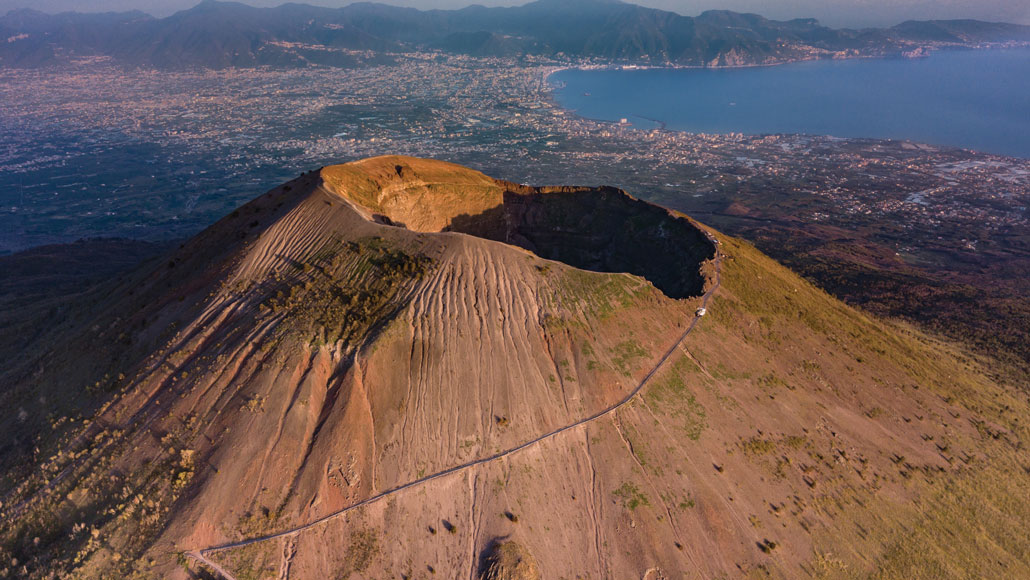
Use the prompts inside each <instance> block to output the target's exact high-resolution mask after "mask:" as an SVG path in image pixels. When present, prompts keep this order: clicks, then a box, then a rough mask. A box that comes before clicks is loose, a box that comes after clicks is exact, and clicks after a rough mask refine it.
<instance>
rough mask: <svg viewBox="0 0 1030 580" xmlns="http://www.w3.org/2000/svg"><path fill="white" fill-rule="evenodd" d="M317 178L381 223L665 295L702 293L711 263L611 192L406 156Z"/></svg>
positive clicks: (673, 218)
mask: <svg viewBox="0 0 1030 580" xmlns="http://www.w3.org/2000/svg"><path fill="white" fill-rule="evenodd" d="M359 168H360V172H359V171H358V169H359ZM322 175H323V179H325V181H326V184H327V185H328V187H329V188H330V189H331V190H332V191H334V192H335V193H336V194H337V195H340V196H341V197H344V198H345V199H347V200H348V201H349V202H351V203H353V204H355V205H356V206H358V207H357V208H356V209H359V210H363V211H364V212H366V213H367V216H368V217H369V218H370V219H373V220H375V221H378V222H380V223H385V224H390V225H394V226H398V227H405V228H408V229H412V230H415V231H421V232H460V233H464V234H469V235H473V236H477V237H480V238H485V239H489V240H494V241H499V242H503V243H506V244H511V245H515V246H519V247H521V248H524V249H526V250H529V251H531V252H533V253H535V254H537V255H538V256H540V257H542V258H546V259H549V260H556V261H560V262H563V263H565V264H568V265H570V266H573V267H575V268H580V269H583V270H591V271H595V272H626V273H629V274H634V275H637V276H640V277H642V278H645V279H646V280H648V281H649V282H651V283H652V284H653V285H654V286H655V287H656V288H657V289H659V290H660V291H662V292H663V293H664V294H666V295H667V296H669V297H671V298H676V299H681V298H689V297H694V296H699V295H701V294H703V293H704V285H705V277H704V275H703V273H702V271H701V266H702V264H703V263H704V262H705V261H706V260H710V259H712V258H713V257H714V256H715V245H714V244H713V243H712V242H711V241H710V240H709V239H708V238H707V237H706V236H705V235H704V234H703V233H702V232H701V230H700V229H699V228H698V227H696V226H695V225H694V224H693V223H691V222H690V220H688V219H687V218H685V217H681V216H677V215H675V214H674V213H672V212H670V211H668V210H666V209H664V208H661V207H659V206H656V205H653V204H650V203H647V202H645V201H641V200H638V199H635V198H633V197H632V196H630V195H629V194H627V193H626V192H624V191H622V190H620V189H616V188H614V187H529V186H526V185H521V184H516V183H511V182H507V181H500V180H494V179H492V178H489V177H487V176H485V175H483V174H481V173H478V172H475V171H472V170H469V169H466V168H464V167H460V166H457V165H453V166H452V165H450V164H443V163H440V162H435V163H433V164H427V163H426V162H425V161H424V160H417V159H411V158H406V157H378V158H374V159H369V160H365V161H363V162H358V163H356V164H348V165H342V166H333V167H328V168H326V169H323V171H322ZM359 175H360V179H358V176H359Z"/></svg>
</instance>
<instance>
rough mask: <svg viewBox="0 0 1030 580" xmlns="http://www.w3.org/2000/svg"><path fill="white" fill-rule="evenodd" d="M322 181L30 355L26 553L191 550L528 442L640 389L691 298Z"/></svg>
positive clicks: (132, 561) (195, 248)
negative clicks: (388, 208)
mask: <svg viewBox="0 0 1030 580" xmlns="http://www.w3.org/2000/svg"><path fill="white" fill-rule="evenodd" d="M416 165H418V164H417V163H416ZM419 167H421V168H424V167H425V166H421V165H420V166H419ZM429 167H430V168H432V164H430V165H429ZM424 174H425V173H422V174H421V175H424ZM421 175H420V176H419V178H420V177H421ZM463 186H464V184H463V183H459V184H458V185H457V186H455V191H458V192H459V193H457V194H455V195H458V196H459V197H460V196H461V195H462V194H461V193H460V190H461V188H462V187H463ZM327 187H328V186H327ZM327 187H324V186H323V182H322V180H321V179H320V177H319V176H318V175H317V174H310V175H306V176H304V177H302V178H300V179H298V180H295V181H294V182H291V183H289V184H287V185H285V186H283V187H280V188H276V189H275V190H273V191H272V192H270V193H268V194H266V195H265V196H262V197H260V198H258V199H257V200H255V201H254V202H252V203H251V204H248V205H246V206H244V207H242V208H240V209H239V210H237V211H236V212H234V213H233V214H232V215H230V216H227V217H226V218H225V219H224V220H222V221H220V222H219V223H218V224H215V225H214V226H212V227H211V228H210V229H209V230H207V231H205V232H204V233H202V234H200V235H199V236H197V237H196V238H194V239H193V240H191V241H190V242H188V243H186V244H184V246H183V247H182V248H180V249H179V250H178V251H177V252H176V253H174V254H173V255H172V256H169V258H168V259H167V260H166V261H163V262H161V263H160V264H159V265H158V266H157V267H156V268H155V267H150V268H148V270H147V271H146V272H141V273H139V274H137V275H135V276H133V277H132V279H131V280H129V281H128V282H126V283H124V284H123V285H121V286H118V287H116V288H114V289H109V290H108V291H107V293H106V295H105V296H103V297H101V298H98V299H97V303H95V304H90V305H88V307H87V309H88V312H82V313H78V314H77V315H76V317H75V319H74V321H75V325H74V326H72V327H70V328H68V329H66V330H65V331H64V332H63V333H61V335H60V338H59V343H58V344H57V345H56V346H53V347H47V350H46V351H45V352H43V353H41V354H40V355H39V360H40V361H43V360H46V361H47V362H46V364H42V363H38V364H39V365H40V367H41V368H42V370H41V371H40V372H34V373H26V374H24V375H21V376H19V377H18V378H17V380H18V381H19V382H18V384H17V385H18V386H17V389H14V390H12V392H11V393H8V400H9V401H11V402H12V405H13V404H18V405H21V406H22V408H23V409H24V411H25V413H26V414H29V415H30V416H31V417H32V419H29V420H27V421H26V425H23V426H21V427H20V429H21V432H24V433H25V434H26V435H24V436H26V437H27V436H28V435H29V434H31V428H32V427H30V426H29V425H33V421H34V420H35V419H36V417H38V416H39V415H42V416H43V417H46V415H45V413H47V412H49V414H50V418H49V419H47V422H46V423H43V422H42V421H41V422H40V423H41V424H40V426H39V427H35V428H37V429H39V432H38V434H36V435H32V437H33V440H35V441H37V442H38V444H39V446H40V449H39V451H37V452H36V453H35V454H33V455H32V456H27V457H26V456H23V457H22V458H21V460H20V461H16V460H15V458H10V459H11V461H12V462H13V463H18V464H19V467H18V469H19V470H20V473H21V474H23V477H24V478H25V479H22V478H18V479H14V478H12V479H11V480H9V482H8V484H7V489H8V494H9V495H8V497H9V498H12V499H10V500H9V501H5V503H4V506H3V509H5V510H8V511H6V513H5V517H4V521H5V525H4V530H3V533H4V542H5V543H4V546H5V548H4V549H5V550H6V551H7V553H9V554H10V555H11V557H12V558H15V559H17V560H18V561H19V562H22V563H23V565H24V564H25V563H26V562H27V563H29V565H30V567H29V568H28V574H29V575H30V576H32V575H34V574H38V575H44V576H45V574H46V573H48V571H50V570H56V571H59V572H60V573H61V574H62V575H63V574H71V575H79V576H83V577H95V576H97V575H99V574H114V575H126V574H130V573H133V572H138V573H144V572H146V573H150V572H154V573H157V574H159V575H166V574H172V573H175V571H176V570H179V572H178V573H181V568H179V567H178V566H177V564H176V561H177V557H176V554H177V553H178V552H182V551H185V550H187V549H190V548H196V547H204V546H207V545H214V544H218V543H221V542H226V541H230V540H233V539H239V538H245V537H248V536H251V535H254V534H257V533H260V532H267V531H272V530H279V529H288V528H290V527H291V526H294V525H299V524H303V523H304V522H307V521H310V520H312V519H317V518H319V517H323V516H325V515H327V514H331V513H333V512H334V511H335V510H337V509H339V508H342V507H345V506H347V505H349V504H350V503H352V502H355V501H359V500H361V499H363V498H365V497H368V496H370V495H373V494H374V493H376V492H377V491H379V490H383V489H388V488H391V487H394V486H397V485H400V484H403V483H406V482H407V481H410V480H412V479H415V478H417V477H420V476H421V475H422V474H425V473H432V472H436V471H439V470H443V469H447V468H450V467H452V466H455V465H459V464H461V463H463V462H466V461H469V460H474V459H475V458H479V457H484V456H488V455H490V454H492V453H494V452H496V450H499V449H503V448H507V447H511V446H515V445H519V444H522V443H524V442H525V441H526V440H528V439H531V438H533V437H534V436H536V435H537V434H539V433H543V432H547V431H550V430H554V429H557V428H560V427H562V426H564V425H566V424H568V423H571V422H574V421H576V420H577V419H580V418H582V417H585V416H587V415H589V414H591V413H595V412H597V411H598V410H600V409H603V408H605V407H607V406H610V405H612V404H614V403H615V402H616V401H618V400H619V399H620V398H622V397H624V396H625V395H626V394H627V393H629V392H630V391H631V390H632V389H633V388H635V387H636V385H637V384H638V383H639V381H640V380H641V378H642V377H643V376H644V375H645V374H646V373H647V372H648V371H649V370H650V368H651V367H653V366H654V364H655V361H656V360H657V359H658V358H659V357H660V356H661V355H662V354H663V349H667V347H668V344H670V343H671V342H673V340H674V338H675V336H677V335H678V334H680V333H682V330H683V326H684V325H685V323H686V321H687V320H689V313H690V312H692V311H693V308H694V305H693V304H694V303H693V302H692V301H691V300H673V299H670V298H668V297H666V296H664V295H663V294H662V293H661V292H659V291H658V290H656V289H655V288H654V287H653V286H652V285H651V284H649V283H648V282H647V280H646V279H643V278H641V277H637V276H631V275H627V274H621V273H598V272H587V271H583V270H579V269H576V268H572V267H570V266H568V265H566V264H563V263H560V262H555V261H549V260H545V259H542V258H540V257H538V256H536V255H534V254H532V253H530V252H528V251H526V250H523V249H520V248H518V247H514V246H511V245H507V244H503V243H500V242H497V241H491V240H486V239H481V238H477V237H473V236H469V235H465V234H461V233H447V232H444V233H436V234H432V235H429V234H422V233H418V232H413V231H410V230H408V229H406V228H401V227H394V226H388V225H382V224H379V223H376V222H375V221H374V220H372V219H368V216H366V215H365V214H364V213H363V212H362V211H359V210H360V209H361V207H362V206H360V204H357V203H356V202H355V201H354V199H352V198H351V197H350V196H349V195H348V192H346V191H345V192H343V193H340V192H339V191H337V190H335V189H333V190H330V189H328V188H327ZM495 187H498V188H501V186H500V185H496V186H495ZM440 189H441V190H445V189H446V187H444V186H443V185H441V186H440ZM443 193H444V195H452V194H454V192H448V191H443ZM498 199H500V198H498ZM470 203H472V204H473V206H470V208H467V209H469V210H470V211H471V210H472V209H474V204H475V200H472V201H471V202H470ZM699 267H700V263H699V262H695V263H694V264H693V268H694V269H695V271H696V270H697V269H698V268H699ZM87 345H88V346H87ZM51 349H52V350H51ZM33 367H34V365H29V364H26V365H25V368H27V369H28V368H33ZM33 393H36V395H40V394H45V396H38V397H36V395H33ZM34 399H35V400H34ZM53 399H60V400H63V401H74V402H75V404H74V405H73V404H71V403H70V402H66V406H65V407H64V408H63V409H60V410H61V411H62V414H66V415H68V416H70V418H60V417H59V416H57V414H56V413H55V412H54V409H53V408H48V407H47V406H46V405H44V404H43V403H40V402H38V401H46V400H53ZM75 409H82V410H84V411H85V412H78V411H76V410H75ZM93 409H96V417H95V418H88V419H87V418H86V417H90V414H92V410H93ZM80 417H81V418H80ZM48 427H55V428H56V433H57V435H53V436H52V435H48V434H46V433H45V432H46V431H47V430H48V429H47V428H48ZM34 464H35V465H36V466H35V467H33V465H34ZM40 486H43V487H40ZM36 537H39V538H40V540H39V541H38V542H37V541H35V538H36ZM144 555H145V556H144Z"/></svg>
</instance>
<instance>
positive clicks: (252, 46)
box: [0, 0, 1030, 69]
mask: <svg viewBox="0 0 1030 580" xmlns="http://www.w3.org/2000/svg"><path fill="white" fill-rule="evenodd" d="M1004 43H1030V26H1025V25H1017V24H1005V23H991V22H981V21H976V20H948V21H925V22H916V21H909V22H904V23H902V24H899V25H897V26H894V27H891V28H885V29H862V30H852V29H832V28H828V27H825V26H822V25H820V24H819V23H818V22H817V21H816V20H814V19H796V20H789V21H776V20H768V19H766V18H763V17H761V16H758V15H756V14H740V13H736V12H729V11H724V10H719V11H709V12H705V13H703V14H701V15H700V16H697V17H688V16H681V15H679V14H676V13H674V12H667V11H664V10H656V9H652V8H645V7H642V6H637V5H634V4H628V3H623V2H617V1H607V0H538V1H536V2H531V3H529V4H526V5H524V6H517V7H511V8H486V7H483V6H470V7H468V8H463V9H461V10H428V11H422V10H416V9H414V8H401V7H396V6H388V5H385V4H373V3H364V2H362V3H356V4H351V5H349V6H346V7H344V8H322V7H316V6H308V5H304V4H284V5H282V6H279V7H276V8H255V7H252V6H247V5H245V4H239V3H235V2H219V1H217V0H205V1H204V2H201V3H200V4H198V5H197V6H195V7H194V8H191V9H189V10H184V11H182V12H178V13H176V14H173V15H172V16H169V17H167V18H153V17H151V16H149V15H147V14H144V13H142V12H122V13H105V14H80V13H74V12H68V13H62V14H56V15H48V14H44V13H41V12H37V11H34V10H28V9H26V10H15V11H12V12H9V13H8V14H7V15H5V16H3V17H0V66H5V67H40V66H49V65H53V64H59V63H62V62H66V61H68V60H70V59H73V58H79V57H90V56H102V57H110V58H112V59H114V60H115V61H117V62H119V63H123V64H128V65H136V66H147V67H157V68H167V69H182V68H226V67H253V66H277V67H296V66H310V65H326V66H356V65H361V64H365V63H369V62H384V61H388V60H389V55H390V54H391V53H393V54H396V53H406V52H412V51H417V50H426V49H435V50H443V51H446V52H451V53H458V54H468V55H473V56H527V55H532V56H541V57H552V58H568V59H600V60H604V61H612V62H620V63H634V64H648V65H693V66H739V65H752V64H773V63H779V62H789V61H793V60H802V59H812V58H846V57H854V56H888V55H903V54H919V53H920V51H921V50H922V49H925V48H927V47H941V46H945V47H977V46H983V45H995V44H1004Z"/></svg>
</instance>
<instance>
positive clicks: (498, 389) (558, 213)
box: [0, 156, 1030, 580]
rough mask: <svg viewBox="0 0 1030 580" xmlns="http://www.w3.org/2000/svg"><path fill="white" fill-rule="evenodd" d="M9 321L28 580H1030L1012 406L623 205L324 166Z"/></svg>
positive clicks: (991, 384)
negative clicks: (81, 290) (998, 577)
mask: <svg viewBox="0 0 1030 580" xmlns="http://www.w3.org/2000/svg"><path fill="white" fill-rule="evenodd" d="M19 316H20V317H21V318H19ZM10 319H11V320H12V321H15V322H17V321H19V320H20V321H21V322H20V323H19V324H15V323H14V322H12V323H11V324H9V325H8V327H7V330H5V331H4V333H5V336H3V338H4V340H2V341H0V346H2V349H3V350H2V352H0V354H2V355H4V356H5V357H6V360H8V361H9V364H6V365H5V366H4V369H3V371H2V374H0V379H2V381H3V384H5V385H7V388H6V389H5V390H4V391H3V392H2V394H0V397H2V398H0V402H2V403H3V405H2V406H3V408H4V409H5V411H4V412H5V413H6V416H5V420H4V421H3V422H2V424H0V431H2V434H3V439H2V443H0V444H2V445H3V448H2V452H0V466H2V467H3V468H4V472H5V473H6V475H5V477H4V479H3V480H2V482H0V493H2V494H3V503H2V507H0V516H2V518H0V521H2V522H3V523H2V524H0V540H2V544H0V567H2V570H0V572H2V573H3V574H6V575H7V576H8V577H26V578H48V577H82V578H100V577H125V578H128V577H140V578H149V577H160V578H227V579H239V580H243V579H245V578H246V579H256V578H297V579H299V578H312V579H315V578H319V579H320V578H354V579H357V578H431V577H445V578H455V577H457V578H490V579H493V580H501V579H509V580H514V579H531V578H568V579H572V578H619V579H622V578H643V579H645V580H657V579H659V578H709V577H738V576H744V577H801V576H820V577H826V576H829V577H851V576H855V575H858V576H864V575H877V574H878V575H880V576H884V577H920V574H923V575H927V574H929V575H930V576H927V577H939V576H934V574H935V572H934V571H943V575H945V576H947V575H950V574H960V573H965V572H968V571H971V570H976V571H977V572H976V573H977V574H981V573H982V574H987V575H990V574H991V573H992V571H998V572H999V573H1002V572H1001V571H1004V573H1002V575H1004V576H1010V577H1011V576H1013V575H1015V576H1019V575H1021V574H1024V575H1030V568H1028V562H1030V556H1028V554H1030V540H1027V538H1026V536H1025V534H1023V533H1021V532H1020V530H1022V526H1023V522H1025V521H1028V520H1030V506H1028V504H1027V502H1026V501H1025V500H1026V497H1030V493H1028V489H1027V488H1028V484H1027V478H1026V477H1025V474H1026V473H1025V470H1026V469H1028V468H1027V467H1024V466H1030V458H1028V457H1027V452H1026V450H1025V448H1024V447H1023V444H1022V441H1023V439H1024V438H1025V436H1026V434H1027V433H1026V425H1025V417H1027V416H1028V414H1027V411H1028V410H1030V404H1028V402H1027V396H1026V392H1025V390H1021V389H1020V388H1019V387H1018V386H1013V385H1006V384H1001V383H999V382H998V380H997V379H992V378H991V375H990V373H989V369H986V368H984V367H983V366H982V363H981V362H980V361H979V360H978V359H976V358H974V357H973V356H971V355H969V354H967V353H965V352H963V351H961V350H960V349H958V348H957V347H955V346H954V345H950V344H947V343H943V342H940V341H938V340H936V339H934V338H932V337H928V336H926V335H923V334H920V333H919V332H917V331H915V330H913V329H911V328H909V327H906V326H902V325H899V324H896V323H893V322H889V321H882V320H877V319H873V318H870V317H869V316H867V315H865V314H863V313H861V312H859V311H856V310H854V309H852V308H850V307H848V306H846V305H844V304H842V303H840V302H838V301H836V300H835V299H833V298H832V297H830V296H829V295H827V294H825V293H824V292H822V291H820V290H818V289H816V288H814V287H813V286H811V285H810V284H808V283H807V282H805V281H804V280H802V279H801V278H799V277H798V276H796V275H794V274H793V273H791V272H790V271H789V270H787V269H785V268H783V267H782V266H779V265H778V264H776V263H774V262H773V261H771V260H770V259H768V258H766V257H765V256H763V255H761V254H760V253H759V252H757V251H756V250H755V249H753V248H752V247H751V246H749V245H747V244H745V243H743V242H741V241H739V240H735V239H733V238H730V237H728V236H724V235H722V234H720V233H718V232H716V231H714V230H712V229H710V228H708V227H706V226H704V225H702V224H700V223H697V222H695V221H693V220H691V219H690V218H688V217H687V216H684V215H682V214H678V213H676V212H672V211H669V210H666V209H663V208H661V207H658V206H655V205H652V204H649V203H647V202H644V201H641V200H639V199H635V198H634V197H632V196H630V195H629V194H627V193H626V192H624V191H621V190H618V189H615V188H610V187H599V188H590V187H567V186H560V187H530V186H526V185H522V184H516V183H510V182H506V181H501V180H496V179H493V178H491V177H488V176H486V175H483V174H482V173H479V172H477V171H474V170H472V169H468V168H464V167H461V166H458V165H454V164H450V163H445V162H440V161H433V160H425V159H415V158H408V157H398V156H388V157H377V158H372V159H366V160H362V161H357V162H353V163H348V164H345V165H337V166H330V167H325V168H323V169H321V170H319V171H315V172H311V173H307V174H305V175H302V176H300V177H299V178H297V179H295V180H293V181H291V182H289V183H287V184H284V185H282V186H279V187H277V188H275V189H273V190H271V191H269V192H267V193H265V194H264V195H262V196H260V197H258V198H257V199H255V200H254V201H252V202H250V203H248V204H246V205H244V206H242V207H240V208H239V209H238V210H236V211H234V212H233V213H232V214H230V215H228V216H226V217H225V218H223V219H222V220H220V221H218V222H217V223H215V224H214V225H212V226H211V227H209V228H208V229H207V230H205V231H204V232H202V233H200V234H199V235H197V236H196V237H194V238H192V239H191V240H189V241H187V242H185V243H184V244H182V245H181V246H180V247H178V248H177V249H175V250H174V251H172V252H170V253H168V254H165V255H162V256H161V257H160V258H157V259H152V260H150V261H147V262H145V263H144V264H142V265H139V266H137V267H135V268H132V269H128V270H124V271H123V273H122V274H121V275H120V276H118V277H112V278H111V279H108V280H105V281H103V282H101V283H99V284H97V285H96V286H95V287H92V288H90V289H87V290H86V291H85V295H76V298H75V300H74V301H71V300H69V301H66V302H60V301H57V302H56V303H54V304H48V306H47V308H45V309H44V308H36V309H27V310H26V311H25V312H24V313H20V314H12V315H11V316H10ZM29 329H31V330H29ZM14 333H18V334H17V337H18V338H15V334H14ZM1019 498H1022V499H1019Z"/></svg>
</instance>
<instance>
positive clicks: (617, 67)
mask: <svg viewBox="0 0 1030 580" xmlns="http://www.w3.org/2000/svg"><path fill="white" fill-rule="evenodd" d="M1028 50H1030V42H1022V43H1017V44H1013V43H1004V44H992V45H986V46H985V45H978V46H958V47H944V48H937V49H934V50H929V51H922V52H920V53H919V54H918V56H901V55H899V54H891V55H856V56H852V57H848V58H806V59H795V60H786V61H778V62H773V63H754V64H747V65H731V66H699V65H629V64H616V63H606V64H593V63H590V64H568V65H564V66H544V67H542V69H543V70H542V71H541V72H542V74H541V81H542V90H541V97H542V100H545V101H546V102H548V104H549V105H550V106H552V107H553V108H554V109H555V110H556V111H561V114H566V115H574V116H575V117H577V118H579V119H581V120H584V121H589V122H593V123H600V124H604V125H609V126H613V127H619V128H621V129H622V130H629V131H644V132H649V131H662V132H677V133H685V134H692V135H697V134H712V135H733V134H740V135H747V136H763V135H784V136H786V135H797V136H809V137H826V138H834V139H841V140H848V141H850V140H873V141H884V142H891V141H897V142H909V143H912V144H913V145H916V146H928V147H933V148H940V149H954V150H965V151H969V152H974V153H978V154H984V155H990V156H997V157H1003V158H1010V159H1014V160H1018V161H1021V162H1025V161H1028V160H1030V150H1026V152H1024V149H1026V147H1025V146H1024V144H1023V142H1022V141H1012V140H1011V139H1009V140H1004V139H1003V140H1001V141H999V143H1001V144H1002V146H1001V147H998V146H996V145H994V144H985V143H984V142H983V139H982V138H981V139H979V140H978V139H977V138H976V137H978V136H979V137H982V135H983V134H984V133H983V132H980V133H979V135H978V134H977V133H976V132H971V133H968V135H969V136H971V137H973V138H971V139H959V140H952V139H948V138H941V139H934V138H932V137H931V136H929V135H922V136H918V135H915V134H909V135H904V134H893V135H892V134H890V133H881V134H878V133H877V132H876V131H873V132H870V133H868V134H848V130H847V129H840V130H838V131H834V130H828V131H827V130H819V129H812V128H806V127H798V128H796V129H794V128H790V129H773V130H762V129H760V128H757V129H756V128H751V129H747V128H720V129H711V128H701V129H690V128H684V127H682V126H681V127H677V126H676V124H677V120H676V119H660V118H655V117H653V116H650V115H651V114H650V113H647V112H646V111H645V112H640V111H635V110H633V107H632V106H629V107H627V109H626V110H625V111H621V112H620V114H618V115H616V114H614V113H610V114H607V113H606V114H602V115H603V116H588V115H586V114H584V113H583V112H581V110H580V109H578V108H573V105H572V104H568V105H567V104H564V103H562V102H560V101H559V99H558V97H557V91H558V90H561V89H564V88H566V85H565V84H564V83H562V82H558V81H554V80H553V76H554V75H555V74H556V73H559V72H562V71H569V70H576V71H627V72H631V71H646V70H652V71H654V70H657V71H663V70H664V71H675V70H691V71H702V70H720V69H750V68H766V67H778V66H782V65H789V64H802V63H815V62H827V61H841V62H843V61H859V60H864V61H873V60H881V61H900V60H916V59H918V60H929V59H931V57H934V56H939V55H938V53H940V52H947V53H958V52H962V53H973V52H977V53H987V52H1004V51H1028ZM587 90H592V89H587ZM732 104H733V105H735V104H736V103H732ZM616 117H621V118H634V117H635V118H639V119H643V120H644V121H647V122H649V123H652V124H654V126H653V127H650V126H643V127H641V126H636V125H635V124H633V123H620V122H619V121H618V120H616ZM680 124H681V125H682V123H680ZM669 125H673V126H672V127H670V126H669ZM978 141H979V142H978ZM1013 143H1015V144H1014V145H1013Z"/></svg>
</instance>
